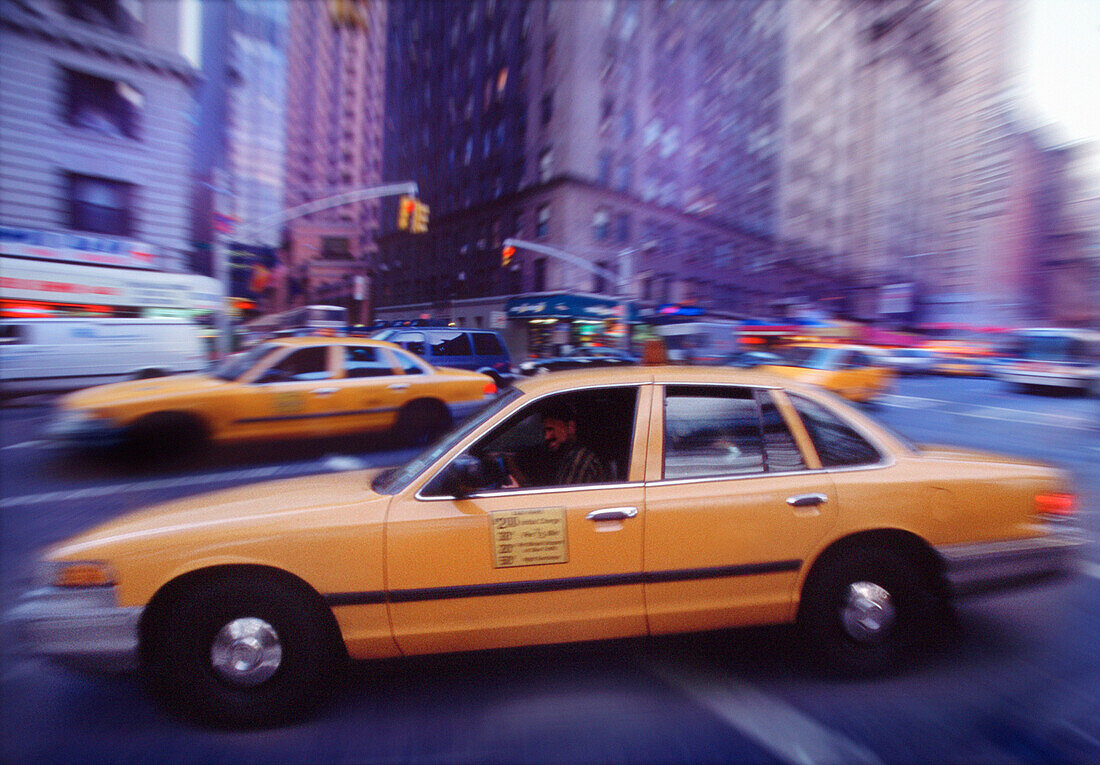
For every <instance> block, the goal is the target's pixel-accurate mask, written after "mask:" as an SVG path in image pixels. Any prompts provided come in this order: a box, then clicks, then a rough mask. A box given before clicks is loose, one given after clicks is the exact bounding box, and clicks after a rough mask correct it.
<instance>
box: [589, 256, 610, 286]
mask: <svg viewBox="0 0 1100 765" xmlns="http://www.w3.org/2000/svg"><path fill="white" fill-rule="evenodd" d="M596 266H597V267H598V268H602V269H603V270H604V271H608V270H610V269H611V263H609V262H608V261H606V260H600V261H597V262H596ZM594 281H595V283H594V284H593V286H594V287H595V289H594V290H593V292H595V293H596V294H597V295H600V294H603V293H605V292H607V291H608V289H607V279H606V278H605V277H604V274H603V271H597V272H596V278H595V280H594Z"/></svg>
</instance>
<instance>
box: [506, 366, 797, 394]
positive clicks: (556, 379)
mask: <svg viewBox="0 0 1100 765" xmlns="http://www.w3.org/2000/svg"><path fill="white" fill-rule="evenodd" d="M649 382H656V383H680V384H688V385H690V384H693V383H698V384H723V385H753V386H758V387H760V386H763V387H772V388H791V389H798V390H803V389H804V386H802V385H799V384H798V383H794V382H792V381H791V380H789V379H787V378H784V377H780V376H779V375H776V374H770V373H768V372H763V371H759V370H756V369H737V368H735V367H722V366H713V367H712V366H693V365H639V366H622V367H618V366H616V367H600V368H598V369H566V370H561V371H557V372H551V373H550V374H546V375H536V376H534V377H527V378H523V379H521V380H517V381H516V382H515V384H514V387H516V388H518V389H519V390H521V391H523V392H524V393H529V394H539V393H544V392H550V391H554V390H558V389H560V388H574V387H583V386H585V385H631V384H633V385H637V384H638V383H649Z"/></svg>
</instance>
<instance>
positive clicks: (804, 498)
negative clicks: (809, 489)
mask: <svg viewBox="0 0 1100 765" xmlns="http://www.w3.org/2000/svg"><path fill="white" fill-rule="evenodd" d="M828 501H829V498H828V497H826V496H825V495H824V494H796V495H794V496H793V497H787V504H788V505H790V506H791V507H816V506H817V505H824V504H825V503H826V502H828Z"/></svg>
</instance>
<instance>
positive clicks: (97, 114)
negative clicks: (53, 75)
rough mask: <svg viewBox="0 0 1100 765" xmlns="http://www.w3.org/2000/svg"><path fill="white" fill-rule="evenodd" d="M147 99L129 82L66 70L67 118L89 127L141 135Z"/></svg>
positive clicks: (98, 130)
mask: <svg viewBox="0 0 1100 765" xmlns="http://www.w3.org/2000/svg"><path fill="white" fill-rule="evenodd" d="M142 102H143V98H142V95H141V93H139V92H138V91H137V90H135V89H134V88H132V87H130V86H129V85H127V84H126V83H125V82H119V81H116V80H109V79H106V78H104V77H96V76H95V75H92V74H86V73H84V72H76V71H73V70H72V69H66V70H65V121H66V122H68V123H69V124H70V125H74V126H76V127H78V128H83V129H85V130H94V131H96V132H99V133H105V134H107V135H113V136H119V137H123V136H125V137H127V138H137V122H138V114H139V112H140V110H141V107H142Z"/></svg>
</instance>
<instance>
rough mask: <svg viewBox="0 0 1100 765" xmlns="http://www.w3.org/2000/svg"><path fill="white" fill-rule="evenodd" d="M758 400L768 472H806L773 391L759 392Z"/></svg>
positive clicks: (757, 394)
mask: <svg viewBox="0 0 1100 765" xmlns="http://www.w3.org/2000/svg"><path fill="white" fill-rule="evenodd" d="M756 400H757V402H759V404H760V427H761V431H762V432H763V434H764V457H765V459H766V460H767V463H766V464H767V469H768V471H769V472H771V473H783V472H788V471H792V470H805V469H806V463H805V462H804V461H803V459H802V452H800V451H799V450H798V444H796V443H795V440H794V436H792V435H791V431H790V429H789V428H788V427H787V421H786V420H784V419H783V415H782V414H780V413H779V409H777V408H776V406H775V401H774V400H773V399H772V394H771V391H765V390H761V391H757V392H756Z"/></svg>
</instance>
